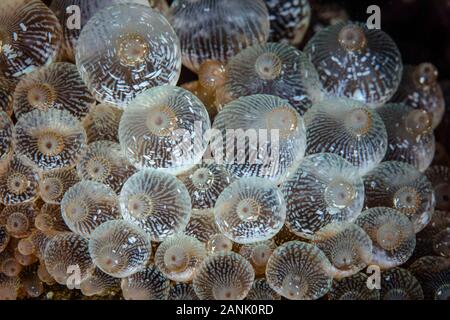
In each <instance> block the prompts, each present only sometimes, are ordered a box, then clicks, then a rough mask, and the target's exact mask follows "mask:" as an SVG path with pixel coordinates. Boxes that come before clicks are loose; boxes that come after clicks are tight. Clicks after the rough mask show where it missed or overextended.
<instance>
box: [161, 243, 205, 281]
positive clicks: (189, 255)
mask: <svg viewBox="0 0 450 320" xmlns="http://www.w3.org/2000/svg"><path fill="white" fill-rule="evenodd" d="M205 256H206V249H205V245H204V244H203V243H201V242H200V241H199V240H197V239H196V238H194V237H190V236H186V235H175V236H173V237H170V238H168V239H167V240H165V241H164V242H162V243H161V244H160V245H159V247H158V250H156V253H155V264H156V266H157V267H158V268H159V270H161V272H162V273H164V275H165V276H166V277H167V278H169V279H170V280H173V281H178V282H188V281H191V280H192V278H193V277H194V274H195V272H196V271H197V269H198V267H199V265H200V264H201V263H202V261H203V259H204V257H205Z"/></svg>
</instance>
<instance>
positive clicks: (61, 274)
mask: <svg viewBox="0 0 450 320" xmlns="http://www.w3.org/2000/svg"><path fill="white" fill-rule="evenodd" d="M44 260H45V266H46V267H47V270H48V272H49V273H50V274H51V275H52V277H53V278H54V279H55V280H56V282H58V283H59V284H62V285H68V284H69V282H68V280H69V279H68V278H69V277H70V275H71V274H72V273H73V272H77V274H79V276H80V279H79V280H80V281H83V280H85V279H86V278H87V277H88V276H89V274H90V273H91V272H92V270H93V269H94V265H93V264H92V260H91V257H90V256H89V251H88V241H87V240H86V239H84V238H82V237H81V236H79V235H77V234H74V233H71V232H64V233H60V234H57V235H56V236H54V237H53V238H51V240H50V241H49V242H48V243H47V246H46V247H45V253H44ZM74 266H75V268H76V269H74Z"/></svg>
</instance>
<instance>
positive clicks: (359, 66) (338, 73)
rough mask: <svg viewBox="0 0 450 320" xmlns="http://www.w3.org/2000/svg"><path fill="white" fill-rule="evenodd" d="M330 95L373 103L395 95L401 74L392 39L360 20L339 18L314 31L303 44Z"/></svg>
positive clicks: (381, 103)
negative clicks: (337, 21) (346, 20)
mask: <svg viewBox="0 0 450 320" xmlns="http://www.w3.org/2000/svg"><path fill="white" fill-rule="evenodd" d="M305 52H306V53H307V54H308V55H309V57H310V59H311V61H312V63H313V64H314V65H315V67H316V68H317V71H318V73H319V76H320V80H321V81H322V83H323V85H324V87H325V90H326V91H327V92H328V94H329V95H330V96H334V97H347V98H350V99H353V100H358V101H361V102H363V103H367V104H369V105H371V106H373V107H376V106H380V105H383V104H384V103H386V102H387V101H389V99H390V98H391V97H392V96H393V95H394V93H395V91H396V90H397V88H398V86H399V84H400V80H401V77H402V70H403V66H402V58H401V55H400V52H399V50H398V48H397V46H396V44H395V43H394V41H393V40H392V39H391V38H390V37H389V36H388V35H387V34H386V33H384V31H382V30H380V29H376V28H375V29H369V28H368V27H367V26H366V25H365V24H363V23H353V22H340V23H337V24H335V25H331V26H329V27H327V28H324V29H323V30H320V31H319V32H317V33H316V34H315V35H314V37H313V38H312V39H311V40H310V41H309V42H308V44H307V45H306V47H305Z"/></svg>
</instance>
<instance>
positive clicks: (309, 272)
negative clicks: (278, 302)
mask: <svg viewBox="0 0 450 320" xmlns="http://www.w3.org/2000/svg"><path fill="white" fill-rule="evenodd" d="M331 268H332V266H331V264H330V262H329V261H328V259H327V257H326V256H325V254H324V253H323V252H322V251H321V250H320V249H319V248H317V247H316V246H314V245H311V244H308V243H304V242H300V241H290V242H286V243H285V244H283V245H281V246H279V247H278V248H277V249H276V250H275V251H274V252H273V254H272V255H271V256H270V258H269V261H268V263H267V269H266V278H267V282H268V283H269V285H270V287H271V288H272V289H273V290H275V292H277V293H278V294H279V295H282V296H283V297H285V298H288V299H291V300H314V299H318V298H320V297H322V296H323V295H325V294H326V293H327V292H328V291H329V290H330V288H331V280H332V277H331V275H330V270H331Z"/></svg>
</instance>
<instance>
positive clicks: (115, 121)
mask: <svg viewBox="0 0 450 320" xmlns="http://www.w3.org/2000/svg"><path fill="white" fill-rule="evenodd" d="M122 113H123V111H122V110H121V109H118V108H116V107H114V106H110V105H107V104H97V105H95V106H92V107H91V109H90V111H89V113H88V114H87V116H86V117H85V118H84V119H83V127H84V129H85V130H86V135H87V140H88V143H92V142H95V141H101V140H108V141H112V142H119V135H118V131H119V122H120V118H121V117H122Z"/></svg>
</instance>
